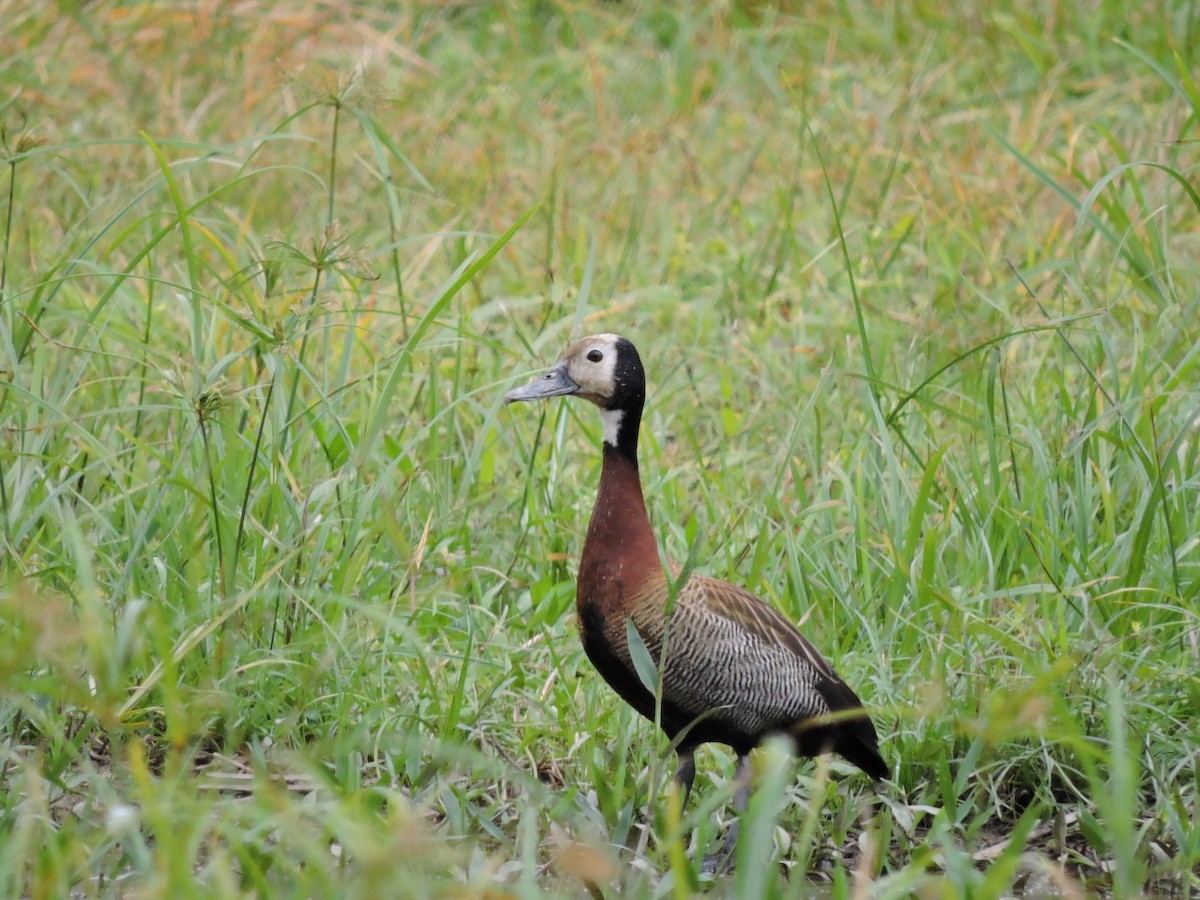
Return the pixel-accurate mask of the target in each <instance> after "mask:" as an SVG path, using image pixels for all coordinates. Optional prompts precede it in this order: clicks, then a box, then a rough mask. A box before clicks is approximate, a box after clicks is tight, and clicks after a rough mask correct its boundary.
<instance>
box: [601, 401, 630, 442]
mask: <svg viewBox="0 0 1200 900" xmlns="http://www.w3.org/2000/svg"><path fill="white" fill-rule="evenodd" d="M624 418H625V410H623V409H602V410H600V421H601V422H602V423H604V443H606V444H608V445H609V446H612V447H615V446H617V433H618V432H619V431H620V430H621V420H622V419H624Z"/></svg>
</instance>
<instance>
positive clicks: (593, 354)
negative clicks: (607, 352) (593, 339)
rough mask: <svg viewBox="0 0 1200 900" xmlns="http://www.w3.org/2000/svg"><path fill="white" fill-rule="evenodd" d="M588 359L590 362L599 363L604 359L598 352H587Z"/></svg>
mask: <svg viewBox="0 0 1200 900" xmlns="http://www.w3.org/2000/svg"><path fill="white" fill-rule="evenodd" d="M588 359H590V360H591V361H592V362H600V360H602V359H604V354H603V353H601V352H600V351H599V350H589V351H588Z"/></svg>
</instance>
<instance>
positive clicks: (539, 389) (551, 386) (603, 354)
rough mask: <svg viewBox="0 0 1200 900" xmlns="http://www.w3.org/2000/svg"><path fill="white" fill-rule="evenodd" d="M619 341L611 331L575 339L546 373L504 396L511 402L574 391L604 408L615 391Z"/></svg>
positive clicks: (576, 394)
mask: <svg viewBox="0 0 1200 900" xmlns="http://www.w3.org/2000/svg"><path fill="white" fill-rule="evenodd" d="M619 340H620V338H619V337H618V336H617V335H615V334H594V335H592V336H591V337H585V338H584V339H583V340H581V341H577V342H576V343H574V344H572V345H571V346H570V347H568V348H567V352H566V353H564V354H563V356H562V359H560V360H559V361H558V362H557V363H556V364H555V366H554V368H552V369H551V370H550V371H549V372H546V373H545V374H544V375H538V376H536V377H535V378H533V379H532V380H531V381H530V382H529V383H528V384H526V385H524V386H522V387H519V388H517V389H516V390H513V391H509V392H508V394H507V396H505V398H504V399H506V400H507V401H508V402H509V403H513V402H515V401H517V400H540V399H541V398H543V397H561V396H565V395H569V394H574V395H575V396H578V397H582V398H583V399H584V400H589V401H591V402H592V403H595V404H596V405H597V406H599V407H601V408H604V407H605V406H607V405H608V401H610V400H611V399H612V397H613V394H614V392H615V391H616V371H617V342H618V341H619Z"/></svg>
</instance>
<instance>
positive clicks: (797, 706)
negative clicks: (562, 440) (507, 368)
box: [505, 334, 888, 871]
mask: <svg viewBox="0 0 1200 900" xmlns="http://www.w3.org/2000/svg"><path fill="white" fill-rule="evenodd" d="M566 395H574V396H577V397H582V398H583V399H584V400H588V401H590V402H591V403H594V404H595V405H596V406H598V407H599V408H600V418H601V420H602V422H603V425H604V446H603V454H604V459H603V465H602V467H601V470H600V490H599V493H598V495H597V497H596V506H595V508H594V509H593V510H592V520H591V523H590V524H589V525H588V532H587V540H586V541H585V542H584V545H583V556H582V558H581V559H580V561H579V580H578V583H577V586H576V594H575V603H576V611H577V613H578V617H579V630H580V633H581V635H582V637H583V648H584V650H585V651H586V652H587V655H588V658H589V659H590V660H591V661H592V663H593V664H594V665H595V666H596V668H597V669H598V670H599V671H600V674H601V675H602V676H604V680H605V681H607V682H608V683H609V684H610V685H611V686H612V687H613V689H614V690H615V691H616V692H617V693H618V694H620V695H621V697H622V698H623V699H624V700H625V702H627V703H628V704H629V705H630V706H632V707H633V708H634V709H635V710H637V711H638V712H639V713H641V714H642V715H643V716H645V717H646V718H648V719H650V720H651V721H654V718H655V697H654V694H653V693H652V692H651V691H650V690H648V689H647V688H646V686H645V685H644V684H643V683H642V680H641V679H640V678H639V677H638V673H637V671H636V669H635V668H634V663H633V658H632V654H631V653H630V649H629V641H628V631H627V626H626V622H627V621H629V620H632V622H633V625H634V627H635V628H636V629H637V632H638V634H639V635H640V636H641V638H642V640H643V642H644V643H645V645H646V647H647V649H649V651H650V654H651V657H652V658H653V660H654V661H655V663H656V664H660V663H661V669H660V672H661V675H660V682H661V692H662V708H661V719H660V721H661V724H662V728H663V730H664V731H665V732H666V733H667V736H668V737H670V738H671V739H672V740H673V741H674V740H675V739H676V737H677V736H678V735H680V734H683V737H682V738H681V739H680V740H679V741H678V744H677V752H678V754H679V769H678V771H677V772H676V774H675V778H676V780H677V781H678V782H679V783H680V786H681V787H682V788H683V801H684V803H686V802H687V796H688V794H689V793H690V792H691V786H692V781H693V779H694V778H695V775H696V764H695V760H694V754H695V751H696V748H697V747H698V746H699V745H701V744H704V743H707V742H709V741H715V742H717V743H721V744H727V745H729V746H730V747H732V748H733V750H734V752H735V753H736V754H737V755H738V783H739V785H740V789H739V791H738V795H737V797H736V798H735V805H736V806H737V808H738V810H739V811H742V810H744V808H745V804H746V800H747V797H748V786H749V779H750V774H751V770H750V768H749V764H748V756H749V754H750V751H751V750H752V749H754V747H756V746H757V745H758V744H759V743H761V742H762V741H763V740H764V739H765V738H767V737H768V736H771V735H775V734H781V735H786V736H788V737H790V738H791V740H792V742H793V744H794V746H795V749H796V752H797V753H798V754H799V755H801V756H816V755H817V754H821V753H827V752H830V751H833V752H836V753H839V754H840V755H841V756H843V757H845V758H846V759H847V760H849V761H850V762H852V763H853V764H854V765H856V766H858V767H859V768H860V769H862V770H863V771H864V772H866V773H867V774H868V775H870V776H871V778H873V779H880V778H884V777H886V776H887V774H888V767H887V763H885V762H884V761H883V757H881V756H880V755H879V746H878V738H877V737H876V734H875V727H874V726H873V725H872V724H871V720H870V718H869V717H868V716H867V713H866V712H865V711H864V710H863V708H862V703H861V701H859V699H858V697H857V696H855V694H854V691H852V690H850V688H849V687H848V686H847V685H846V682H844V681H842V679H841V678H840V677H839V676H838V674H837V673H836V672H835V671H834V670H833V667H832V666H830V665H829V663H828V662H826V661H825V659H824V658H823V657H822V656H821V654H820V653H818V652H817V651H816V649H815V648H814V647H813V646H812V644H810V643H809V642H808V641H807V640H805V638H804V637H803V635H801V634H800V632H799V631H797V630H796V626H795V625H793V624H792V623H791V622H790V621H788V620H787V619H786V618H784V617H783V616H782V615H781V614H780V613H779V612H777V611H776V610H775V609H773V608H772V607H770V606H768V605H767V604H766V603H764V602H763V601H761V600H759V599H758V598H757V597H755V596H754V595H753V594H751V593H750V592H749V591H746V590H743V589H742V588H739V587H735V586H734V585H732V584H727V583H726V582H724V581H719V580H717V579H716V578H709V577H707V576H705V575H699V574H692V575H691V576H690V577H689V578H688V579H687V581H686V583H685V584H684V585H683V586H682V587H680V588H678V590H677V594H676V597H675V602H674V607H673V609H672V611H671V614H670V616H669V619H670V621H669V624H668V615H667V609H668V604H669V603H670V597H671V589H672V586H671V584H670V582H668V580H667V573H666V572H664V571H663V565H662V562H661V561H660V559H659V554H658V543H657V541H656V540H655V537H654V532H653V530H651V528H650V519H649V517H648V516H647V515H646V504H645V500H644V499H643V496H642V485H641V479H640V478H639V476H638V463H637V445H638V425H639V424H640V422H641V419H642V407H643V405H644V403H645V399H646V375H645V371H644V370H643V369H642V361H641V358H640V357H639V356H638V352H637V349H636V348H635V347H634V346H633V344H632V343H630V342H629V341H628V340H626V339H625V338H622V337H618V336H617V335H615V334H599V335H594V336H593V337H588V338H584V339H583V340H581V341H579V342H578V343H576V344H574V345H573V346H571V347H570V348H569V349H568V350H567V352H566V353H565V354H564V355H563V357H562V359H561V360H560V361H559V362H558V364H557V365H555V366H554V367H553V368H552V369H551V370H550V371H548V372H546V373H545V374H544V375H538V376H535V377H534V378H533V379H532V380H531V381H530V382H529V383H528V384H526V385H525V386H524V387H519V388H517V389H516V390H513V391H510V392H509V394H508V395H507V397H506V398H505V399H506V400H507V401H508V402H509V403H512V402H514V401H517V400H537V399H540V398H543V397H559V396H566ZM664 635H666V636H667V637H666V639H667V641H668V649H667V652H666V654H665V656H664V655H662V648H663V640H664ZM735 836H736V822H735V824H734V827H733V828H731V829H730V832H729V834H728V836H727V840H726V842H725V847H724V848H723V850H722V854H723V856H724V858H725V859H726V860H728V859H729V856H730V853H731V850H732V846H733V843H734V840H735ZM710 860H711V858H710ZM710 860H706V866H705V868H706V869H709V870H710V871H711V868H710V867H709V865H708V863H709V862H710ZM720 865H724V863H723V862H722V863H720Z"/></svg>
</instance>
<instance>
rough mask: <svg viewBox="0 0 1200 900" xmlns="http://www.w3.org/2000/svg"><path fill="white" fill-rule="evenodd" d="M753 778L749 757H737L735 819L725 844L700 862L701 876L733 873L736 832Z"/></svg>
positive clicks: (744, 810) (752, 768)
mask: <svg viewBox="0 0 1200 900" xmlns="http://www.w3.org/2000/svg"><path fill="white" fill-rule="evenodd" d="M753 778H754V767H753V766H752V765H750V755H749V754H746V755H745V756H739V757H738V767H737V772H736V773H734V776H733V780H734V783H735V784H737V786H738V789H737V793H736V794H734V795H733V809H734V811H735V812H736V813H737V818H735V819H734V820H733V822H731V823H730V825H729V830H728V831H726V832H725V842H724V843H723V844H721V849H720V850H718V851H717V852H716V853H713V854H711V855H709V856H706V857H704V859H703V860H702V861H701V863H700V872H701V874H703V875H721V874H724V873H726V872H731V871H733V865H734V861H735V860H736V858H737V857H736V852H737V839H738V831H739V829H740V827H741V824H742V814H743V813H745V812H746V807H747V806H749V804H750V782H751V780H752V779H753Z"/></svg>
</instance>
